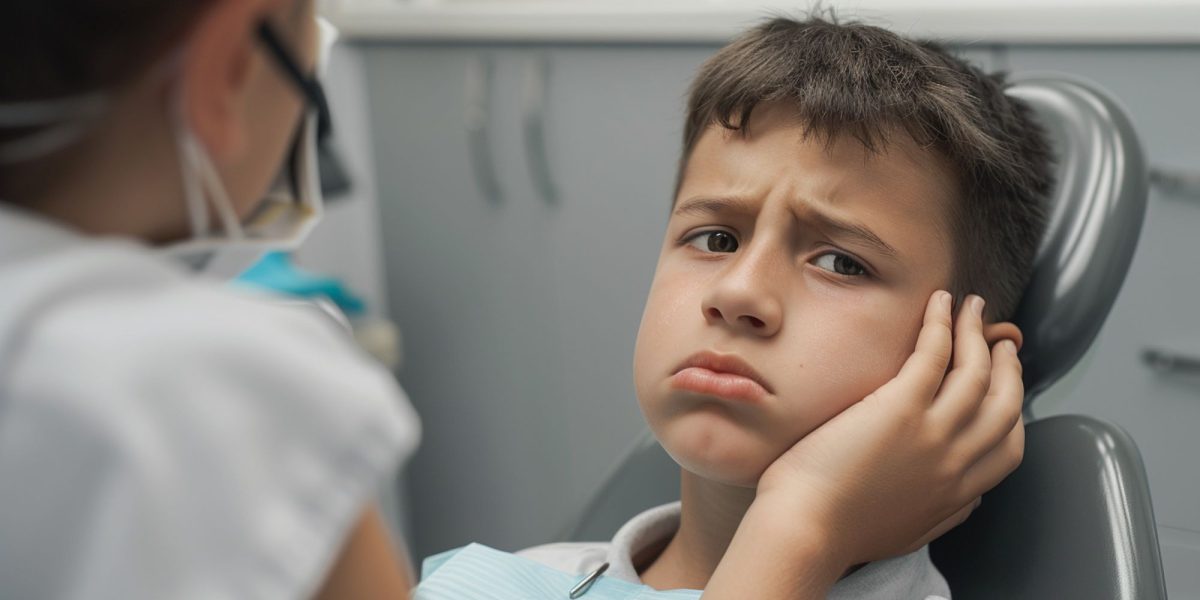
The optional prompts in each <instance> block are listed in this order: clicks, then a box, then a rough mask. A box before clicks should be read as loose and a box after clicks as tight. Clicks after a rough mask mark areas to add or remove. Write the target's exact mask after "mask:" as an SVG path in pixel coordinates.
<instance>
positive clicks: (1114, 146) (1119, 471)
mask: <svg viewBox="0 0 1200 600" xmlns="http://www.w3.org/2000/svg"><path fill="white" fill-rule="evenodd" d="M1009 93H1010V94H1012V95H1013V96H1015V97H1018V98H1021V99H1022V100H1024V101H1025V102H1026V103H1028V104H1029V105H1030V106H1031V107H1032V108H1033V109H1034V111H1035V112H1036V114H1037V117H1038V119H1039V121H1040V122H1041V123H1042V125H1043V126H1044V127H1045V128H1046V130H1047V133H1048V134H1049V136H1050V138H1051V140H1052V142H1053V143H1054V145H1055V150H1056V155H1057V156H1058V166H1057V170H1058V173H1057V175H1058V182H1057V188H1056V190H1055V195H1054V197H1053V200H1052V203H1051V206H1050V213H1049V214H1050V220H1049V224H1048V228H1047V232H1046V237H1045V239H1044V241H1043V243H1042V245H1041V247H1040V248H1039V251H1038V257H1037V260H1036V262H1035V265H1034V274H1033V278H1032V280H1031V282H1030V284H1029V287H1028V288H1027V289H1026V291H1025V295H1024V296H1023V297H1022V300H1021V305H1020V307H1019V309H1018V311H1017V317H1016V322H1017V324H1018V325H1019V326H1020V327H1021V330H1022V331H1023V333H1024V334H1025V346H1024V348H1022V351H1021V359H1022V363H1023V364H1024V365H1025V389H1026V397H1025V404H1026V407H1027V408H1028V406H1029V403H1030V402H1031V401H1033V400H1034V399H1035V397H1036V396H1037V395H1038V394H1039V393H1040V392H1042V391H1043V390H1045V389H1046V388H1047V387H1049V386H1050V385H1051V384H1052V383H1054V382H1055V381H1056V380H1057V379H1059V378H1060V377H1061V376H1062V375H1064V374H1065V373H1066V372H1067V371H1069V370H1070V369H1071V367H1072V366H1074V365H1075V363H1076V362H1077V361H1078V360H1079V358H1080V357H1081V356H1083V354H1084V353H1085V352H1086V351H1087V349H1088V347H1089V346H1090V345H1091V344H1092V342H1093V341H1094V340H1095V338H1096V334H1097V333H1098V332H1099V330H1100V327H1101V326H1102V325H1103V324H1104V320H1105V318H1106V317H1107V316H1108V313H1109V311H1110V310H1111V309H1112V306H1113V303H1114V302H1115V301H1116V297H1117V293H1118V292H1119V291H1120V288H1121V284H1122V283H1123V282H1124V280H1125V275H1126V272H1127V271H1128V269H1129V264H1130V262H1131V261H1132V260H1133V252H1134V248H1135V247H1136V245H1137V240H1138V236H1139V235H1140V232H1141V227H1142V221H1143V218H1144V216H1145V211H1146V197H1147V194H1148V188H1147V185H1148V182H1147V179H1148V176H1147V172H1146V165H1145V159H1144V157H1143V154H1142V150H1141V146H1140V144H1139V143H1138V139H1137V136H1136V134H1135V133H1134V130H1133V126H1132V124H1131V123H1130V121H1129V118H1128V117H1127V116H1126V114H1125V111H1124V110H1123V109H1122V108H1121V107H1120V105H1119V104H1117V102H1115V101H1114V100H1113V99H1112V98H1111V97H1110V96H1109V95H1108V94H1107V93H1105V92H1104V91H1103V90H1101V89H1099V88H1098V87H1096V86H1095V85H1093V84H1090V83H1087V82H1083V81H1080V80H1077V79H1073V78H1068V77H1063V76H1058V75H1054V76H1051V75H1042V76H1036V77H1026V78H1022V79H1020V80H1019V81H1018V83H1017V84H1016V85H1014V87H1013V88H1011V90H1010V91H1009ZM930 555H931V556H932V557H933V560H934V563H935V564H936V565H937V566H938V569H939V570H941V572H942V574H943V575H944V576H945V577H946V579H947V581H948V582H949V583H950V589H951V591H953V592H958V593H960V594H961V595H963V596H966V597H968V598H1065V597H1070V598H1093V599H1099V600H1102V599H1109V598H1111V599H1132V598H1166V583H1165V579H1164V577H1163V570H1162V559H1161V554H1160V551H1159V546H1158V535H1157V528H1156V525H1155V521H1154V511H1153V508H1152V506H1151V503H1150V488H1149V484H1148V482H1147V480H1146V472H1145V467H1144V466H1143V464H1142V459H1141V455H1140V454H1139V453H1138V450H1137V445H1136V444H1134V442H1133V440H1132V439H1131V438H1130V437H1129V436H1128V435H1126V434H1125V433H1124V432H1123V431H1121V430H1120V429H1119V428H1118V427H1116V426H1115V425H1112V424H1109V423H1104V422H1102V421H1099V420H1096V419H1092V418H1089V417H1083V416H1079V415H1064V416H1059V417H1053V418H1049V419H1043V420H1041V421H1037V422H1033V423H1030V424H1029V425H1028V426H1027V428H1026V437H1025V460H1024V461H1023V462H1022V463H1021V466H1020V467H1019V468H1018V469H1017V470H1016V471H1015V472H1014V473H1013V474H1012V475H1010V476H1009V477H1008V478H1007V479H1006V480H1005V481H1004V482H1002V483H1001V484H1000V485H999V486H998V487H997V488H996V489H994V490H992V491H991V492H989V493H988V494H987V495H985V496H984V499H983V504H982V505H981V506H980V508H978V509H976V511H975V512H974V513H973V514H972V515H971V518H970V519H968V520H967V522H966V523H964V524H963V525H961V526H960V527H958V528H957V529H955V530H953V531H951V532H950V533H949V534H947V535H946V536H943V537H942V538H941V539H939V540H937V541H936V542H934V543H933V544H932V545H931V546H930Z"/></svg>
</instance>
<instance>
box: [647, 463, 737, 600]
mask: <svg viewBox="0 0 1200 600" xmlns="http://www.w3.org/2000/svg"><path fill="white" fill-rule="evenodd" d="M680 497H681V500H682V502H681V504H682V514H681V515H680V519H679V531H678V532H677V533H676V534H675V537H673V538H671V541H670V542H669V543H667V546H666V548H665V549H664V550H663V551H662V553H661V554H659V556H658V558H656V559H654V561H653V562H652V563H650V565H649V566H648V567H646V568H645V570H643V571H642V573H641V578H642V582H643V583H645V584H646V585H649V586H650V587H653V588H655V589H660V590H661V589H678V588H687V589H694V590H700V589H704V587H705V586H706V585H707V584H708V580H709V579H710V578H711V577H712V574H713V572H714V571H716V569H717V565H718V564H719V563H720V562H721V558H722V557H724V556H725V550H726V549H727V548H728V547H729V544H730V542H732V541H733V535H734V533H736V532H737V528H738V525H740V524H741V522H742V517H744V516H745V515H746V511H747V510H749V509H750V505H751V504H752V503H753V502H754V488H746V487H738V486H732V485H725V484H721V483H716V482H713V481H711V480H708V479H704V478H703V477H698V476H696V475H694V474H692V473H690V472H688V471H686V470H683V474H682V480H681V482H680ZM635 560H636V558H635Z"/></svg>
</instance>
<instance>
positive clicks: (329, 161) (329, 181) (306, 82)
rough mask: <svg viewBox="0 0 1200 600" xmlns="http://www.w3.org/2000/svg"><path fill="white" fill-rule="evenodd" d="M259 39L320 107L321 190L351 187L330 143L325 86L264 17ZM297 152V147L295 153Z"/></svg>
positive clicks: (308, 99)
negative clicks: (306, 68)
mask: <svg viewBox="0 0 1200 600" xmlns="http://www.w3.org/2000/svg"><path fill="white" fill-rule="evenodd" d="M258 39H259V41H261V42H262V43H263V45H264V46H266V48H267V51H268V52H269V53H270V54H271V56H272V57H273V58H274V59H275V62H276V63H277V64H278V65H279V68H281V69H283V72H284V74H285V75H287V77H288V80H289V81H291V82H292V84H293V85H295V86H296V88H297V89H298V90H299V91H300V93H301V94H302V95H303V96H304V99H305V101H306V102H307V103H308V105H309V106H310V107H312V108H314V109H316V111H317V167H318V170H319V178H320V181H321V192H322V193H323V194H324V195H326V196H334V195H337V194H340V193H345V192H347V191H349V189H350V187H351V185H350V176H349V174H348V173H347V172H346V168H345V167H344V166H343V164H342V161H341V159H340V158H339V157H338V155H337V152H335V151H334V149H333V146H332V144H330V143H329V139H330V137H331V136H332V135H333V119H332V117H331V116H330V111H329V102H328V101H327V100H326V99H325V89H324V88H323V87H322V86H321V83H320V82H319V81H317V78H316V77H314V76H312V75H309V74H306V73H305V72H304V71H302V70H300V63H299V61H297V60H296V58H295V56H294V55H293V54H292V52H291V51H290V50H288V48H287V46H286V45H284V43H283V38H282V37H281V36H280V35H279V33H278V32H276V31H275V28H274V27H272V26H271V24H270V23H268V22H266V21H263V22H262V23H260V24H259V25H258ZM294 152H295V148H294V149H293V154H294ZM292 158H293V159H294V158H295V156H294V155H293V157H292Z"/></svg>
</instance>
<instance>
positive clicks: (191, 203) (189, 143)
mask: <svg viewBox="0 0 1200 600" xmlns="http://www.w3.org/2000/svg"><path fill="white" fill-rule="evenodd" d="M173 105H174V106H173V109H172V111H171V121H172V124H173V125H174V129H175V138H176V141H177V144H178V147H179V161H180V176H181V178H182V183H183V195H184V202H186V203H187V210H188V220H189V221H190V222H191V228H192V237H193V238H194V239H204V238H208V237H211V235H212V225H211V223H210V221H209V215H208V205H209V203H211V204H212V207H213V209H214V210H215V211H216V213H217V217H218V218H219V219H220V220H221V228H222V231H223V232H224V234H225V235H226V236H228V237H229V238H231V239H237V240H240V239H243V238H245V234H244V232H243V231H242V224H241V222H240V221H239V220H238V217H237V212H236V211H234V210H233V203H232V202H231V201H230V200H229V194H228V193H227V192H226V190H225V185H224V183H222V181H221V177H220V175H219V174H218V173H217V170H216V168H215V167H214V166H213V164H212V160H211V159H210V158H209V156H208V152H207V151H206V150H205V148H204V145H203V144H201V143H200V140H198V139H196V136H195V134H193V133H192V131H191V129H190V128H188V126H187V124H186V122H185V118H184V111H183V96H182V94H180V93H179V91H178V89H177V90H176V93H175V101H174V102H173Z"/></svg>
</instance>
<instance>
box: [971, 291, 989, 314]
mask: <svg viewBox="0 0 1200 600" xmlns="http://www.w3.org/2000/svg"><path fill="white" fill-rule="evenodd" d="M971 302H972V304H971V309H972V310H974V311H975V314H976V315H978V316H979V317H981V318H982V317H983V305H984V304H986V303H985V302H984V301H983V298H982V297H981V296H975V297H974V298H972V299H971Z"/></svg>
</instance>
